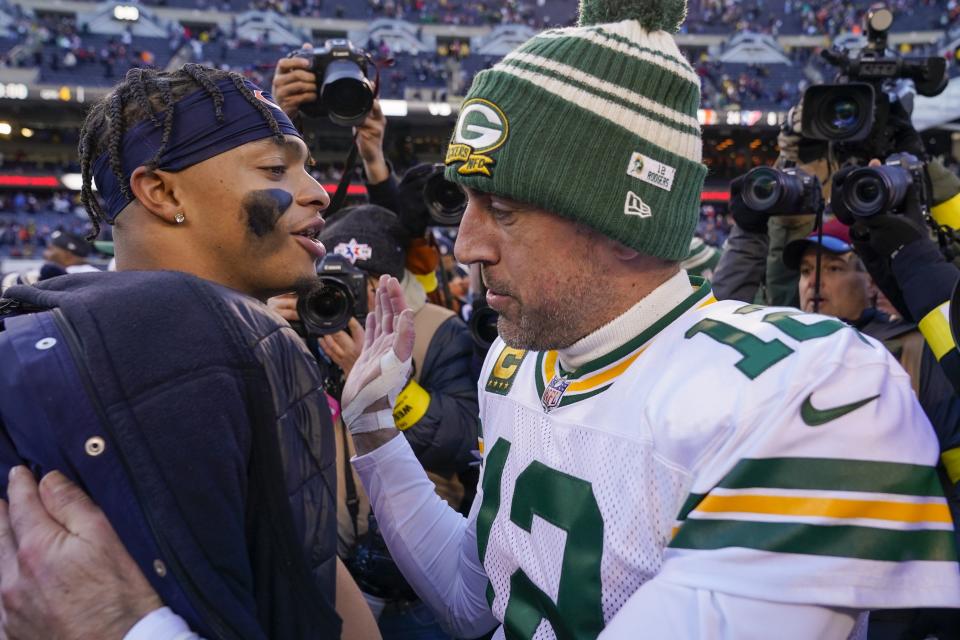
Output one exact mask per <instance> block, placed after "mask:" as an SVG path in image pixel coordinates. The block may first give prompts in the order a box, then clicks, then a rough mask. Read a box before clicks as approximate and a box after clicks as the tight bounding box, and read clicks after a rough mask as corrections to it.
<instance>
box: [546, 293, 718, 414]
mask: <svg viewBox="0 0 960 640" xmlns="http://www.w3.org/2000/svg"><path fill="white" fill-rule="evenodd" d="M690 286H691V287H692V288H693V292H692V293H691V294H690V296H688V297H687V298H686V299H685V300H684V301H683V302H681V303H680V304H679V305H677V306H676V307H674V308H673V309H672V310H671V311H669V312H668V313H667V314H665V315H664V316H663V317H662V318H660V319H659V320H657V321H656V322H654V323H653V324H652V325H650V327H648V328H647V329H646V330H644V331H643V332H641V333H640V334H639V335H637V336H636V337H634V338H632V339H630V340H629V341H627V342H626V343H625V344H623V345H621V346H620V347H617V348H616V349H613V350H612V351H610V352H608V353H606V354H604V355H602V356H600V357H599V358H596V359H594V360H591V361H590V362H587V363H585V364H584V365H583V366H581V367H579V368H577V370H576V371H563V369H562V368H561V367H560V364H559V354H558V353H557V352H556V351H542V352H539V353H538V354H537V364H536V373H535V375H534V379H535V380H536V383H537V394H538V395H539V396H540V399H541V403H542V404H543V407H544V410H545V411H548V412H549V411H551V410H553V409H555V408H557V407H564V406H567V405H569V404H572V403H574V402H578V401H580V400H585V399H586V398H590V397H592V396H595V395H597V394H599V393H602V392H604V391H606V390H607V389H609V388H610V387H611V386H612V385H613V383H614V382H615V381H616V379H617V378H618V377H619V376H620V375H621V374H622V373H623V372H624V371H626V370H627V369H629V368H630V365H632V364H633V363H634V362H635V361H636V359H637V358H639V357H640V355H641V354H642V353H643V352H644V351H645V350H646V349H647V347H648V346H650V344H651V343H652V341H653V339H654V338H655V337H656V336H657V335H658V334H659V333H660V332H661V331H663V330H664V329H665V328H666V327H667V326H669V325H670V324H672V323H673V322H674V321H676V320H677V319H678V318H679V317H680V316H682V315H683V314H684V313H686V312H687V311H689V310H690V309H693V308H694V307H696V308H700V307H703V306H706V305H708V304H712V303H714V302H716V301H717V299H716V298H715V297H714V296H713V295H712V294H711V291H710V283H709V282H707V281H706V280H705V279H704V278H700V277H697V276H690ZM548 391H549V393H547V392H548Z"/></svg>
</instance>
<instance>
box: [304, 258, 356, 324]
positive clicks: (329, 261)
mask: <svg viewBox="0 0 960 640" xmlns="http://www.w3.org/2000/svg"><path fill="white" fill-rule="evenodd" d="M317 275H319V276H320V283H321V286H320V287H319V288H318V289H316V290H315V291H312V292H310V293H309V294H307V295H302V296H300V298H299V299H298V300H297V313H298V314H300V322H302V323H303V328H304V331H305V332H306V334H307V335H315V336H325V335H328V334H331V333H336V332H337V331H343V330H345V329H346V328H347V324H349V322H350V318H356V319H357V321H358V322H359V323H360V324H361V325H363V323H364V322H366V319H367V276H366V274H364V272H363V271H361V270H360V269H358V268H356V267H355V266H353V265H352V264H350V261H349V260H347V259H346V258H344V257H343V256H339V255H328V256H326V257H325V258H324V259H323V261H321V262H320V264H319V265H318V266H317Z"/></svg>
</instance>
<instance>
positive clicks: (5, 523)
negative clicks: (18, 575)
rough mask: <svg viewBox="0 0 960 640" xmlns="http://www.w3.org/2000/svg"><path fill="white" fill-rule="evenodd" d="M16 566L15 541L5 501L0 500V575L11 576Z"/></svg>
mask: <svg viewBox="0 0 960 640" xmlns="http://www.w3.org/2000/svg"><path fill="white" fill-rule="evenodd" d="M16 567H17V541H16V540H15V539H14V537H13V529H12V528H11V527H10V512H9V510H8V509H7V501H6V500H0V576H12V575H14V573H13V572H14V571H15V570H16Z"/></svg>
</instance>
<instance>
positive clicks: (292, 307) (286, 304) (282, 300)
mask: <svg viewBox="0 0 960 640" xmlns="http://www.w3.org/2000/svg"><path fill="white" fill-rule="evenodd" d="M267 306H268V307H269V308H270V309H273V310H274V311H276V312H277V313H279V314H280V315H281V316H282V317H283V319H284V320H286V321H287V322H297V321H299V320H300V314H299V313H297V294H295V293H285V294H283V295H279V296H274V297H273V298H270V299H268V300H267Z"/></svg>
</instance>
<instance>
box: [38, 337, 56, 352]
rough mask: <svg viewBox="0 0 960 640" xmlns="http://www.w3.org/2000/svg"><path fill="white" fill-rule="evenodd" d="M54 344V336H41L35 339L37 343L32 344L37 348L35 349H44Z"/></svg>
mask: <svg viewBox="0 0 960 640" xmlns="http://www.w3.org/2000/svg"><path fill="white" fill-rule="evenodd" d="M56 344H57V339H56V338H43V339H42V340H37V344H35V345H33V346H34V347H35V348H36V349H37V351H46V350H47V349H50V348H51V347H53V346H54V345H56Z"/></svg>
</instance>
